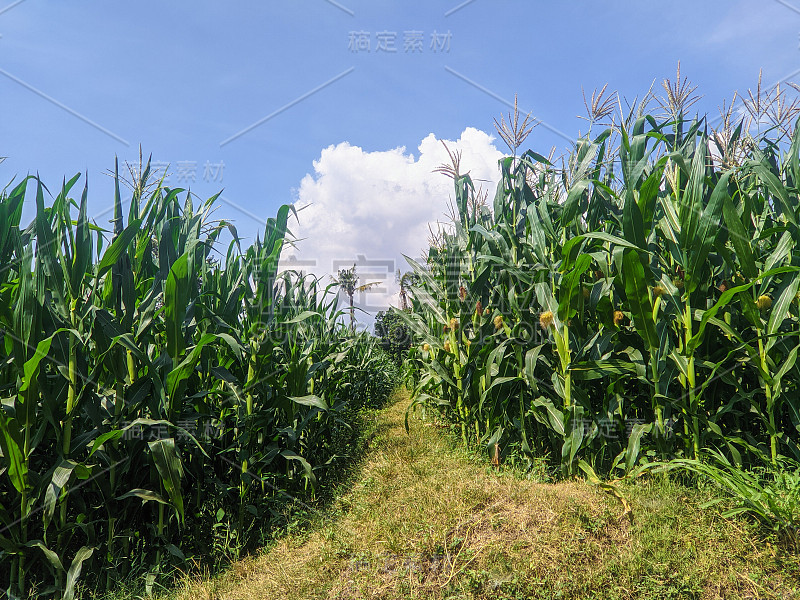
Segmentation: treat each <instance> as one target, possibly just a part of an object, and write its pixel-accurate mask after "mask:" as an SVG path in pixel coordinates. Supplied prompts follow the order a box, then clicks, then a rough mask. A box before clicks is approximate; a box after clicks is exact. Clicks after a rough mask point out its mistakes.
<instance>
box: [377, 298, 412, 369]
mask: <svg viewBox="0 0 800 600" xmlns="http://www.w3.org/2000/svg"><path fill="white" fill-rule="evenodd" d="M375 335H376V337H379V338H380V339H381V347H382V348H383V349H384V350H386V352H387V353H388V354H389V355H390V356H391V357H392V360H394V361H395V362H396V363H397V364H398V365H401V364H402V363H403V359H404V358H405V356H406V353H407V352H408V349H409V348H410V347H411V342H412V339H411V338H412V335H411V330H410V329H409V328H408V327H407V326H406V325H405V323H404V322H403V319H402V318H401V317H400V314H399V313H398V311H397V309H390V310H388V311H386V312H384V311H381V312H379V313H378V314H377V315H375Z"/></svg>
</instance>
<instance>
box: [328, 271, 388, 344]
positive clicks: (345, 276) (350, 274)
mask: <svg viewBox="0 0 800 600" xmlns="http://www.w3.org/2000/svg"><path fill="white" fill-rule="evenodd" d="M334 283H335V284H336V285H338V286H339V291H341V292H344V293H345V294H346V295H347V297H348V298H349V300H350V329H351V331H353V332H355V330H356V315H355V308H354V307H353V296H354V295H355V293H356V292H363V291H365V290H368V289H369V288H371V287H372V286H375V285H378V284H379V283H380V282H379V281H373V282H372V283H365V284H363V285H358V275H356V266H355V265H353V268H352V269H340V270H339V277H338V279H334Z"/></svg>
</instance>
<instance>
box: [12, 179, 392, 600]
mask: <svg viewBox="0 0 800 600" xmlns="http://www.w3.org/2000/svg"><path fill="white" fill-rule="evenodd" d="M114 175H115V182H116V194H115V200H114V215H113V220H112V228H111V229H110V230H108V231H106V230H105V229H103V228H101V227H99V226H98V225H97V224H96V223H93V222H92V221H91V220H90V219H89V215H88V208H87V202H88V199H87V198H88V191H87V187H86V186H84V187H83V190H82V191H81V192H80V194H76V197H77V198H79V199H77V200H76V199H74V198H73V190H74V189H79V188H76V184H77V183H78V181H79V179H80V178H79V176H76V177H74V178H73V179H71V180H69V181H65V182H64V183H63V185H62V187H61V190H60V191H59V192H58V193H57V195H55V197H53V195H51V194H50V192H49V191H48V189H47V188H46V187H45V186H44V184H43V183H42V182H41V181H40V180H38V179H35V178H30V177H29V178H26V179H25V180H23V181H22V182H20V183H19V184H18V185H16V187H13V188H7V189H6V190H4V191H3V192H2V193H1V194H0V265H1V266H0V333H2V341H3V344H2V345H0V400H2V410H0V584H1V585H2V589H3V590H5V592H6V594H7V595H8V597H10V598H28V597H33V596H39V597H47V598H53V597H57V598H64V599H70V598H73V597H75V595H76V594H77V593H78V592H77V591H76V590H81V589H82V590H84V591H85V593H87V594H88V593H90V592H100V591H105V590H109V589H113V588H114V587H115V586H117V585H118V584H119V582H120V580H126V581H127V580H131V579H134V580H138V581H144V582H146V584H147V585H148V587H152V585H153V584H154V583H157V582H159V581H160V580H163V578H164V576H165V574H169V573H170V572H172V571H173V570H175V569H176V568H180V569H185V568H187V564H196V563H197V562H203V560H206V562H211V563H213V562H214V561H215V560H217V559H218V558H219V557H220V555H223V556H227V557H235V556H236V554H237V553H238V552H239V551H242V550H245V549H247V548H248V547H251V546H252V545H253V544H256V543H258V542H259V541H262V539H261V537H260V536H263V535H265V529H266V527H265V525H267V524H269V523H280V521H281V519H282V518H284V513H285V512H286V506H287V505H288V504H290V503H291V502H293V501H294V500H293V499H294V498H297V497H303V498H307V497H309V495H312V494H314V490H316V489H317V487H318V486H319V485H320V483H324V482H325V481H326V480H328V479H330V478H331V477H333V476H334V473H335V472H336V470H337V469H338V467H339V465H340V463H342V461H343V460H346V459H347V458H348V457H347V455H348V453H349V451H350V448H351V447H352V442H353V439H354V436H355V435H357V433H358V432H357V423H358V421H357V419H356V418H354V417H353V415H354V414H355V413H356V412H357V409H358V407H359V406H363V405H369V404H372V405H376V404H379V403H380V402H382V401H384V400H385V399H386V397H387V396H388V394H389V391H390V389H391V386H392V385H393V379H392V377H393V375H392V373H391V372H388V371H385V370H384V369H383V367H382V363H381V361H380V356H379V354H380V352H379V351H378V349H377V347H376V344H375V342H374V341H372V340H371V339H370V338H369V337H365V336H360V337H358V336H354V335H352V334H351V333H350V332H349V330H348V329H347V328H346V327H345V326H344V325H343V322H342V321H343V319H342V318H341V317H342V313H341V311H339V310H338V308H337V302H336V298H337V294H336V292H335V290H333V289H331V287H330V286H329V287H328V288H325V287H324V286H322V285H321V284H320V283H319V281H318V280H316V279H314V278H311V277H308V276H304V275H302V274H298V273H292V272H280V271H279V269H278V262H279V258H280V254H281V249H282V248H283V247H284V245H285V244H286V243H290V241H291V240H290V238H289V237H288V236H289V235H290V234H289V231H288V229H287V223H288V219H289V216H290V214H291V212H292V208H291V207H290V206H283V207H281V209H280V210H279V212H278V215H277V217H276V218H274V219H269V220H268V222H267V224H266V230H265V232H264V237H263V239H258V240H256V242H255V243H254V244H253V245H251V246H250V247H247V248H243V247H242V246H241V243H240V239H239V237H238V236H237V234H236V230H235V228H234V227H233V225H232V224H231V223H228V222H225V221H219V220H214V219H213V214H212V213H213V210H214V205H215V199H216V198H211V199H209V200H207V201H204V202H200V201H198V200H197V199H196V198H194V197H193V196H192V195H191V194H189V193H185V192H183V191H182V190H178V189H169V188H166V187H163V185H162V183H161V182H155V184H154V182H152V181H151V180H150V169H149V165H147V166H145V168H143V169H139V171H138V172H137V174H136V177H135V178H134V181H132V182H130V183H131V187H132V190H133V198H132V200H131V202H130V208H129V210H128V211H127V214H123V204H122V201H121V194H120V177H119V173H118V169H117V170H115V173H114ZM34 202H35V218H34V220H33V222H32V223H30V224H29V225H28V226H22V225H21V224H20V221H21V216H22V210H23V206H24V205H25V204H26V203H34ZM225 231H229V232H230V237H231V238H232V241H231V242H230V244H229V245H228V247H227V250H226V249H225V248H224V247H221V246H220V243H221V242H220V239H221V235H222V234H223V232H225Z"/></svg>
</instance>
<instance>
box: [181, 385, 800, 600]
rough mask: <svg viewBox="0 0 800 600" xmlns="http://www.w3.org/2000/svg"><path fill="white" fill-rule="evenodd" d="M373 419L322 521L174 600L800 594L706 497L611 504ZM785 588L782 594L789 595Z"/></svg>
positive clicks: (581, 486)
mask: <svg viewBox="0 0 800 600" xmlns="http://www.w3.org/2000/svg"><path fill="white" fill-rule="evenodd" d="M408 403H409V399H408V397H407V395H406V394H405V392H399V393H398V394H396V396H395V403H394V404H393V405H392V406H390V407H389V408H387V409H385V410H383V411H381V412H380V413H379V415H378V417H377V427H376V433H375V436H374V438H373V439H372V440H371V441H370V443H369V450H368V455H367V457H366V459H365V461H364V463H363V465H362V466H361V467H360V468H359V470H358V472H357V474H356V476H355V477H354V480H353V481H352V482H351V483H350V484H349V485H348V488H347V489H346V490H345V491H344V492H343V493H342V494H341V495H340V496H339V498H338V499H337V500H336V502H335V503H334V504H333V506H332V507H330V509H329V510H328V513H327V515H326V516H324V517H320V518H319V519H318V521H317V522H316V523H314V524H313V525H312V526H311V527H310V528H309V529H308V530H307V531H306V532H304V533H301V534H293V535H289V536H288V537H286V538H284V539H282V540H281V541H280V542H278V543H277V544H276V545H275V546H273V547H272V548H270V549H269V550H266V551H265V552H264V553H262V554H261V555H259V556H256V557H251V558H248V559H245V560H243V561H239V562H237V563H235V564H233V565H232V566H231V567H230V569H228V570H227V571H226V572H225V573H224V574H223V575H221V576H219V577H216V578H213V579H210V580H208V579H206V580H199V581H198V580H193V581H188V582H186V583H185V584H184V586H183V587H182V588H181V589H180V591H179V592H178V593H177V597H178V598H179V599H180V600H188V599H190V598H191V599H201V600H223V599H224V600H256V599H264V600H277V599H282V600H283V599H286V600H293V599H301V598H302V599H307V598H341V599H351V598H352V599H355V598H387V599H388V598H436V599H439V598H453V599H455V598H492V599H495V598H497V599H501V598H509V599H512V598H513V599H516V598H576V599H577V598H580V599H584V598H598V599H599V598H603V599H613V598H642V599H645V598H647V599H659V598H665V599H666V598H726V599H727V598H800V592H798V591H797V590H800V564H798V558H797V556H792V555H787V554H786V553H784V552H782V551H781V549H780V548H779V547H777V546H776V545H775V544H774V543H771V542H770V541H769V540H766V539H762V538H761V537H760V536H759V534H758V531H757V529H756V527H755V526H754V525H753V524H751V523H749V522H747V521H745V520H743V519H735V520H725V519H721V518H720V517H718V516H717V514H716V513H715V512H714V511H713V509H709V510H699V509H698V504H699V503H700V502H702V501H703V500H704V499H706V497H704V496H703V495H702V493H701V492H697V491H695V490H690V489H687V488H684V487H682V486H679V485H675V484H672V483H669V482H665V481H662V480H658V481H651V482H644V483H638V484H636V485H635V486H629V487H626V488H624V489H623V493H624V494H625V496H626V497H627V499H628V501H629V502H630V504H631V507H632V510H633V519H632V521H630V520H628V519H627V518H622V519H621V518H620V517H621V515H622V512H623V511H622V507H621V506H620V504H619V503H618V502H617V501H616V500H615V499H613V498H611V497H609V496H607V495H605V494H604V493H602V492H599V491H597V490H596V489H595V488H594V487H592V486H590V485H588V484H586V483H584V482H582V481H575V482H565V483H558V484H547V483H539V482H534V481H528V480H525V479H522V478H521V477H520V476H519V475H518V474H515V473H514V472H511V471H510V470H509V471H504V470H503V469H501V470H500V471H499V472H498V471H494V470H493V469H492V468H491V466H489V465H488V464H487V461H484V460H482V459H479V458H476V457H473V456H470V455H469V454H467V453H466V452H464V451H463V450H461V449H459V448H458V447H456V446H454V445H453V443H452V441H451V439H450V436H448V435H447V434H446V433H443V432H442V431H440V430H439V429H438V428H437V427H435V426H434V425H432V424H430V423H424V422H422V421H420V420H419V419H416V418H414V417H412V418H411V419H410V429H411V431H410V434H406V431H405V428H404V418H405V412H406V408H407V406H408ZM792 590H794V591H792Z"/></svg>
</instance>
